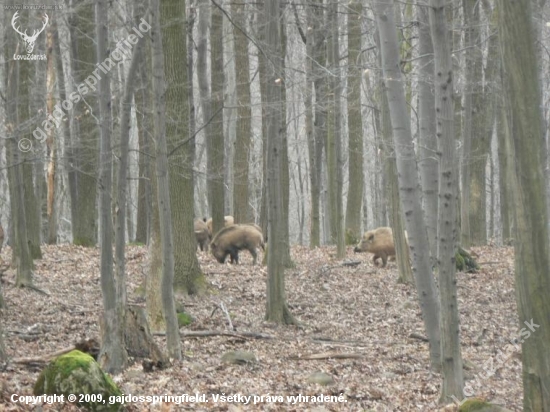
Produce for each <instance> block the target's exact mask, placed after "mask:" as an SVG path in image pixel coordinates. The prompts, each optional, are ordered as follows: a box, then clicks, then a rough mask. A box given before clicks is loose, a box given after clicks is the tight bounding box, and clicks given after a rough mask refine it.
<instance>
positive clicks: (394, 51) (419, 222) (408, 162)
mask: <svg viewBox="0 0 550 412" xmlns="http://www.w3.org/2000/svg"><path fill="white" fill-rule="evenodd" d="M374 10H375V15H376V22H377V26H378V30H379V32H380V45H381V53H382V66H383V72H384V77H385V79H386V87H387V89H386V91H387V96H388V103H389V106H390V116H391V122H392V128H393V140H394V145H395V147H396V149H397V170H398V177H399V193H400V199H401V205H402V207H403V211H404V213H405V222H406V227H407V232H408V235H409V243H410V246H411V252H412V258H413V272H414V276H415V281H416V289H417V293H418V296H419V300H420V308H421V310H422V318H423V320H424V324H425V327H426V333H427V335H428V339H429V342H430V363H431V366H432V368H434V369H436V370H437V369H439V367H440V362H441V352H440V338H439V304H438V300H437V290H436V288H435V283H434V280H433V274H432V271H431V265H430V255H429V250H428V248H429V242H428V233H427V231H426V226H425V224H424V216H423V213H422V203H421V199H420V191H419V181H418V171H417V164H416V158H415V155H414V148H413V141H412V134H411V125H410V118H409V116H408V115H407V106H406V100H405V90H404V88H403V83H402V74H401V71H400V66H399V60H400V59H399V48H398V45H397V30H396V27H395V21H394V8H393V0H384V1H376V2H374Z"/></svg>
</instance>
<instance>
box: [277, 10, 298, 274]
mask: <svg viewBox="0 0 550 412" xmlns="http://www.w3.org/2000/svg"><path fill="white" fill-rule="evenodd" d="M279 24H280V26H281V27H280V30H279V32H280V36H281V63H282V72H281V76H282V78H283V79H286V76H285V58H286V46H287V37H286V24H285V18H284V13H281V20H280V22H279ZM281 105H282V109H281V133H282V147H281V179H282V182H281V185H282V186H281V188H282V196H283V208H282V218H283V220H282V221H281V222H280V224H281V225H282V226H281V229H282V232H283V236H282V239H281V241H282V242H283V245H284V247H283V251H282V259H283V264H284V266H285V268H293V267H294V266H295V264H294V262H293V261H292V258H291V256H290V228H289V213H290V165H289V161H288V131H287V129H288V127H287V101H286V81H285V82H283V85H282V88H281Z"/></svg>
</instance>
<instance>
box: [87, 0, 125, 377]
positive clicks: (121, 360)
mask: <svg viewBox="0 0 550 412" xmlns="http://www.w3.org/2000/svg"><path fill="white" fill-rule="evenodd" d="M107 9H108V6H107V0H98V2H97V4H96V13H95V23H96V24H95V26H96V38H97V61H98V63H99V64H101V63H103V61H104V60H105V59H106V58H107V57H109V54H108V50H109V48H108V47H107V40H108V38H109V29H108V24H107V23H108V18H107ZM98 83H99V90H98V103H99V121H100V122H99V131H100V142H99V143H100V144H99V150H100V153H99V160H100V162H99V185H98V186H99V223H100V225H99V234H100V246H101V247H100V253H101V256H100V270H101V294H102V297H103V324H102V326H103V330H102V331H101V332H102V342H101V352H100V354H99V356H98V359H99V362H100V363H101V365H102V367H103V368H104V369H105V370H106V371H108V372H110V373H119V372H120V371H122V369H124V367H125V366H126V363H127V362H128V354H127V352H126V346H125V342H124V329H123V327H124V309H125V308H124V305H125V303H126V302H125V300H126V283H125V282H124V280H125V277H124V274H123V272H124V268H123V266H122V274H121V273H118V275H119V276H120V278H119V282H116V281H115V277H114V274H113V216H112V209H111V190H112V186H113V181H112V157H113V150H112V147H111V127H112V117H111V87H110V76H109V73H105V74H103V75H102V76H101V77H100V79H99V81H98ZM124 166H126V165H124ZM120 183H121V185H120V186H122V187H123V189H122V190H125V188H126V187H125V184H123V183H124V182H120ZM119 190H120V189H119ZM125 209H126V207H125V205H123V210H122V211H121V212H120V211H119V213H123V214H124V211H125ZM123 223H124V221H123V222H122V224H123ZM122 248H123V249H122V259H121V260H119V262H118V263H119V265H123V262H124V226H123V228H122ZM119 253H120V252H119Z"/></svg>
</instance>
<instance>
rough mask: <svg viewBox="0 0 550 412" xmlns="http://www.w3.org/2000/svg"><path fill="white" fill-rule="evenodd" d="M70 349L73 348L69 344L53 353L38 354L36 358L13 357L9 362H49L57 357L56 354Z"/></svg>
mask: <svg viewBox="0 0 550 412" xmlns="http://www.w3.org/2000/svg"><path fill="white" fill-rule="evenodd" d="M72 350H74V346H71V347H70V348H65V349H61V350H58V351H57V352H54V353H50V354H47V355H43V356H39V357H37V358H14V359H12V360H11V362H13V363H21V364H24V365H34V364H44V363H47V362H49V361H50V360H52V359H53V358H57V357H58V356H61V355H64V354H66V353H69V352H70V351H72Z"/></svg>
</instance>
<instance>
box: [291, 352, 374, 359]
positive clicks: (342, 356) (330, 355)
mask: <svg viewBox="0 0 550 412" xmlns="http://www.w3.org/2000/svg"><path fill="white" fill-rule="evenodd" d="M364 357H365V355H363V354H361V353H338V352H325V353H316V354H313V355H303V356H302V355H297V356H290V357H289V359H295V360H323V359H361V358H364Z"/></svg>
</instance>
